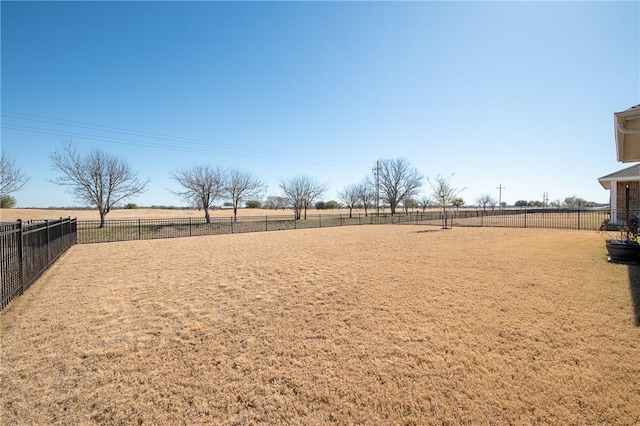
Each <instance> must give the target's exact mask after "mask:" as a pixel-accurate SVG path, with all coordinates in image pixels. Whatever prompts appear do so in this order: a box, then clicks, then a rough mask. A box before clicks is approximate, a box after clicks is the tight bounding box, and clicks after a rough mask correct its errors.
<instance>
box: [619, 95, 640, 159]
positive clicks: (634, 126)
mask: <svg viewBox="0 0 640 426" xmlns="http://www.w3.org/2000/svg"><path fill="white" fill-rule="evenodd" d="M613 115H614V120H613V122H614V127H615V129H614V131H615V136H616V158H617V160H618V161H620V162H622V163H631V162H637V161H640V108H637V107H636V108H629V109H628V110H625V111H621V112H616V113H614V114H613Z"/></svg>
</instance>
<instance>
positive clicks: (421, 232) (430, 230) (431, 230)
mask: <svg viewBox="0 0 640 426" xmlns="http://www.w3.org/2000/svg"><path fill="white" fill-rule="evenodd" d="M438 231H440V230H439V229H425V230H423V231H416V234H426V233H428V232H438Z"/></svg>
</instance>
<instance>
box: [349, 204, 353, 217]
mask: <svg viewBox="0 0 640 426" xmlns="http://www.w3.org/2000/svg"><path fill="white" fill-rule="evenodd" d="M352 211H353V206H349V219H351V218H353V215H352V214H351V212H352Z"/></svg>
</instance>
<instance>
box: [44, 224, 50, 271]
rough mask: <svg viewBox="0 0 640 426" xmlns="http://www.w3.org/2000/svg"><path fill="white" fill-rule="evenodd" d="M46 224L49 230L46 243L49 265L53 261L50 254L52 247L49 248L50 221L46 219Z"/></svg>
mask: <svg viewBox="0 0 640 426" xmlns="http://www.w3.org/2000/svg"><path fill="white" fill-rule="evenodd" d="M44 224H45V227H46V228H47V241H46V244H47V263H49V261H50V259H51V256H50V254H49V251H50V250H51V247H49V239H50V238H49V219H46V220H45V221H44Z"/></svg>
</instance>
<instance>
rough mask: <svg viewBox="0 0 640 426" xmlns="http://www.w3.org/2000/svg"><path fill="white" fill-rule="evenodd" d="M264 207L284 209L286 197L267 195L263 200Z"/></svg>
mask: <svg viewBox="0 0 640 426" xmlns="http://www.w3.org/2000/svg"><path fill="white" fill-rule="evenodd" d="M264 207H265V208H266V209H273V210H280V209H282V210H284V209H285V208H287V199H286V198H285V197H280V196H277V195H269V196H268V197H267V199H266V201H265V202H264Z"/></svg>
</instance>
